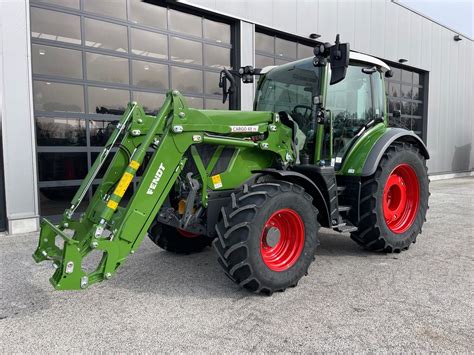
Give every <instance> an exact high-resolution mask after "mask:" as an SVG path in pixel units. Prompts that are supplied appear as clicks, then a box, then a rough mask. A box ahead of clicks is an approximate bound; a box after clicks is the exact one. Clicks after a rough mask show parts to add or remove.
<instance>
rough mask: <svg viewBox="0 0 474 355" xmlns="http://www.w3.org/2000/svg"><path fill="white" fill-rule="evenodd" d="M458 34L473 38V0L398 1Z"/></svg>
mask: <svg viewBox="0 0 474 355" xmlns="http://www.w3.org/2000/svg"><path fill="white" fill-rule="evenodd" d="M398 2H399V3H401V4H404V5H406V6H408V7H410V8H412V9H413V10H416V11H418V12H420V13H422V14H424V15H426V16H428V17H430V18H432V19H433V20H435V21H436V22H439V23H441V24H443V25H445V26H447V27H450V28H452V29H453V30H455V31H459V33H460V34H464V35H466V36H469V37H470V38H473V37H474V22H473V18H474V0H444V1H442V0H398Z"/></svg>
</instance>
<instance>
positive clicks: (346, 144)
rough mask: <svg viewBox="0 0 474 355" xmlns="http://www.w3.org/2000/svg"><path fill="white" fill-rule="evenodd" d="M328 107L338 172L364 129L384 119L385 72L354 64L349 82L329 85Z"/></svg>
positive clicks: (348, 75) (349, 74)
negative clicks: (383, 76)
mask: <svg viewBox="0 0 474 355" xmlns="http://www.w3.org/2000/svg"><path fill="white" fill-rule="evenodd" d="M370 69H372V71H371V70H370ZM326 108H327V109H328V110H329V111H330V113H331V118H332V151H333V156H332V159H333V160H332V163H333V165H335V168H336V170H338V168H339V167H340V166H341V164H342V162H343V160H344V156H345V154H346V152H348V151H349V149H350V147H351V146H352V145H353V144H354V143H355V141H356V140H357V139H358V138H359V136H358V134H359V133H360V132H361V131H362V130H363V129H364V127H367V126H368V124H369V123H371V122H372V121H374V120H376V119H380V118H383V117H384V102H383V82H382V75H381V72H379V71H378V70H374V68H373V65H371V64H367V63H351V64H350V65H349V67H348V68H347V74H346V77H345V79H344V80H342V81H340V82H339V83H337V84H334V85H329V87H328V91H327V99H326Z"/></svg>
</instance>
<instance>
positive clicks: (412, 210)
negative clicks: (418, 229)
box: [383, 164, 420, 234]
mask: <svg viewBox="0 0 474 355" xmlns="http://www.w3.org/2000/svg"><path fill="white" fill-rule="evenodd" d="M419 201H420V185H419V183H418V177H417V176H416V172H415V170H414V169H413V168H412V167H411V166H410V165H408V164H400V165H398V166H397V167H395V169H393V171H392V172H391V173H390V176H389V177H388V179H387V182H386V183H385V187H384V190H383V215H384V218H385V223H386V224H387V227H388V228H389V229H390V230H391V231H392V232H394V233H397V234H401V233H403V232H405V231H406V230H407V229H408V228H410V227H411V225H412V224H413V221H414V220H415V218H416V214H417V212H418V205H419Z"/></svg>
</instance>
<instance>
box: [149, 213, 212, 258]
mask: <svg viewBox="0 0 474 355" xmlns="http://www.w3.org/2000/svg"><path fill="white" fill-rule="evenodd" d="M148 236H149V237H150V239H151V240H152V241H153V243H155V244H156V245H158V246H159V247H160V248H162V249H164V250H166V251H169V252H172V253H176V254H191V253H197V252H200V251H202V250H203V249H204V248H205V247H207V246H209V245H211V239H210V238H208V237H207V236H204V235H197V236H192V237H186V236H184V235H183V234H182V233H180V232H179V231H178V230H177V229H176V228H175V227H172V226H168V225H166V224H162V223H160V222H156V221H155V222H154V223H153V224H152V226H151V227H150V229H149V230H148Z"/></svg>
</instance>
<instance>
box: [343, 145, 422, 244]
mask: <svg viewBox="0 0 474 355" xmlns="http://www.w3.org/2000/svg"><path fill="white" fill-rule="evenodd" d="M428 185H429V180H428V175H427V168H426V164H425V159H424V157H423V156H422V155H421V154H420V153H419V152H418V150H417V149H416V148H415V147H414V146H413V145H410V144H404V143H396V144H393V145H392V146H390V147H389V148H388V149H387V151H386V152H385V154H384V155H383V157H382V159H381V161H380V163H379V166H378V168H377V171H376V172H375V174H374V175H373V176H372V177H370V178H369V179H367V180H366V181H364V182H363V184H362V191H361V211H360V215H361V217H360V218H361V220H360V223H359V230H358V231H357V232H354V233H352V239H353V240H354V241H356V242H357V243H358V244H361V245H362V246H364V247H365V248H367V249H369V250H376V251H385V252H400V251H402V250H405V249H408V247H409V246H410V245H411V243H415V241H416V237H417V236H418V234H420V233H421V228H422V226H423V223H424V222H425V220H426V212H427V210H428V197H429V190H428Z"/></svg>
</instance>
